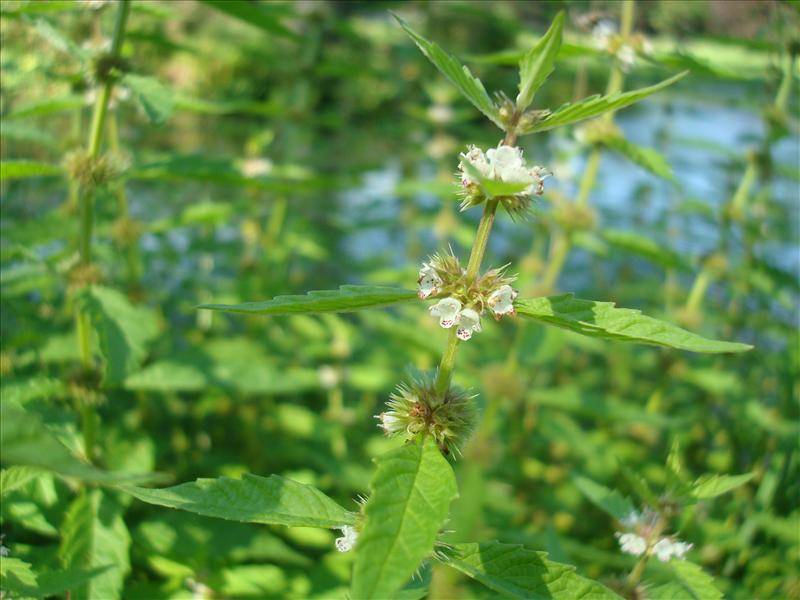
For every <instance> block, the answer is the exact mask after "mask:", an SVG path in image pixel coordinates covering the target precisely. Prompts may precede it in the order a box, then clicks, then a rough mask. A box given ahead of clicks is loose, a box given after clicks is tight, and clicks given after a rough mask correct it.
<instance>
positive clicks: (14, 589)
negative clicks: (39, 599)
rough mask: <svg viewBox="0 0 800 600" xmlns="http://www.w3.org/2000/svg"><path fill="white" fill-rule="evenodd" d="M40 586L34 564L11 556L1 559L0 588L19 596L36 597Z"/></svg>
mask: <svg viewBox="0 0 800 600" xmlns="http://www.w3.org/2000/svg"><path fill="white" fill-rule="evenodd" d="M38 588H39V586H38V583H37V581H36V574H35V573H34V572H33V568H32V565H30V564H29V563H26V562H25V561H23V560H20V559H19V558H14V557H11V556H4V557H3V558H2V559H0V589H2V590H3V592H10V593H11V594H12V595H13V596H16V597H19V598H35V597H36V592H37V591H38Z"/></svg>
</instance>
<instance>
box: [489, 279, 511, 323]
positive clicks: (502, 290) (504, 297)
mask: <svg viewBox="0 0 800 600" xmlns="http://www.w3.org/2000/svg"><path fill="white" fill-rule="evenodd" d="M516 297H517V292H515V291H514V289H513V288H512V287H511V286H510V285H503V286H500V287H499V288H497V289H496V290H495V291H493V292H492V293H491V294H489V298H488V299H487V303H488V304H489V308H490V309H492V312H493V313H494V316H495V318H496V319H499V318H500V317H501V316H503V315H513V314H514V300H515V299H516Z"/></svg>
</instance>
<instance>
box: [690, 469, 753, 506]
mask: <svg viewBox="0 0 800 600" xmlns="http://www.w3.org/2000/svg"><path fill="white" fill-rule="evenodd" d="M753 477H755V473H745V474H743V475H713V474H710V475H704V476H703V477H700V478H699V479H697V480H696V481H695V482H694V483H693V484H692V486H691V489H690V490H689V495H690V496H691V497H692V498H696V499H698V500H705V499H707V498H716V497H717V496H721V495H722V494H725V493H727V492H730V491H731V490H734V489H736V488H737V487H740V486H742V485H744V484H745V483H747V482H748V481H750V480H751V479H752V478H753Z"/></svg>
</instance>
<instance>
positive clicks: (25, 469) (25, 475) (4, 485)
mask: <svg viewBox="0 0 800 600" xmlns="http://www.w3.org/2000/svg"><path fill="white" fill-rule="evenodd" d="M41 474H42V470H41V469H37V468H36V467H29V466H26V465H16V466H13V467H9V468H7V469H3V470H2V471H0V496H5V495H6V494H10V493H11V492H13V491H14V490H18V489H20V488H21V487H23V486H24V485H25V484H26V483H28V482H29V481H32V480H34V479H36V478H37V477H39V476H41Z"/></svg>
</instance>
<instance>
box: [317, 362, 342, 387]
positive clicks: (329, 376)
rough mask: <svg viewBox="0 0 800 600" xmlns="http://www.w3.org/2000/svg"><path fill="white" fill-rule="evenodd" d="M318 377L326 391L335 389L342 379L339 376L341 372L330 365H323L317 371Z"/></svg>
mask: <svg viewBox="0 0 800 600" xmlns="http://www.w3.org/2000/svg"><path fill="white" fill-rule="evenodd" d="M317 376H318V377H319V382H320V383H321V384H322V387H324V388H326V389H332V388H335V387H336V386H337V385H339V383H340V381H341V379H342V378H341V376H340V375H339V371H337V370H336V369H334V368H333V367H332V366H330V365H322V366H321V367H320V368H319V370H318V371H317Z"/></svg>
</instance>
